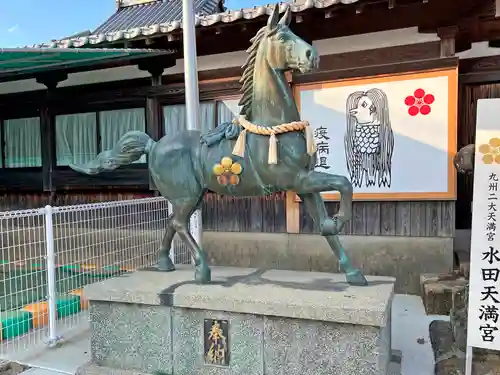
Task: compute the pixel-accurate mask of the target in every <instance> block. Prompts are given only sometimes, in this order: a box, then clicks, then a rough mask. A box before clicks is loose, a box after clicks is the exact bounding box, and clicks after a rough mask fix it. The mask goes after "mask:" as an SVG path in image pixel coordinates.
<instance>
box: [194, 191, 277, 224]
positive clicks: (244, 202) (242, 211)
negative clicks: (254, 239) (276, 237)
mask: <svg viewBox="0 0 500 375" xmlns="http://www.w3.org/2000/svg"><path fill="white" fill-rule="evenodd" d="M285 206H286V194H285V193H276V194H273V195H270V196H268V197H254V198H234V197H230V196H220V195H217V194H212V193H209V194H207V195H206V196H205V200H204V204H203V229H204V230H209V231H219V232H269V233H279V232H286V215H285Z"/></svg>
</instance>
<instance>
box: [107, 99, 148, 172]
mask: <svg viewBox="0 0 500 375" xmlns="http://www.w3.org/2000/svg"><path fill="white" fill-rule="evenodd" d="M99 130H100V137H101V150H102V151H104V150H109V149H111V148H113V147H114V146H115V145H116V143H117V142H118V140H119V139H120V138H121V137H122V136H123V135H124V134H125V133H127V132H129V131H131V130H139V131H142V132H145V131H146V114H145V111H144V108H134V109H119V110H114V111H103V112H100V113H99ZM145 162H146V155H143V156H142V157H141V158H140V159H139V160H138V161H136V162H135V163H145Z"/></svg>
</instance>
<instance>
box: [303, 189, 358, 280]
mask: <svg viewBox="0 0 500 375" xmlns="http://www.w3.org/2000/svg"><path fill="white" fill-rule="evenodd" d="M299 196H300V198H301V199H302V201H303V202H304V208H305V210H306V212H307V213H308V214H309V216H311V218H312V219H313V221H314V222H315V223H316V224H317V225H319V227H320V228H322V227H323V226H324V224H325V223H327V221H328V220H330V219H329V217H328V213H327V211H326V207H325V203H324V202H323V199H322V198H321V195H320V194H319V193H309V194H299ZM323 236H324V237H325V238H326V241H327V242H328V244H329V245H330V248H331V249H332V251H333V253H334V254H335V255H336V256H337V258H338V260H339V264H340V268H341V269H342V271H343V272H345V275H346V280H347V282H348V283H349V284H351V285H359V286H365V285H368V282H367V281H366V278H365V277H364V275H363V273H362V272H361V270H359V269H358V268H355V267H353V265H352V264H351V261H350V259H349V257H348V256H347V254H346V252H345V250H344V247H343V246H342V244H341V243H340V240H339V236H338V235H328V234H326V235H325V234H323Z"/></svg>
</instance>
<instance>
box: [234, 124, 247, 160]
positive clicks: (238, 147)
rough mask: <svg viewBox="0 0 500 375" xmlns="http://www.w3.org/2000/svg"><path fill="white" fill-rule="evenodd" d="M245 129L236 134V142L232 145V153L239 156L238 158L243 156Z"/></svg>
mask: <svg viewBox="0 0 500 375" xmlns="http://www.w3.org/2000/svg"><path fill="white" fill-rule="evenodd" d="M246 134H247V131H246V130H245V129H243V130H242V131H241V132H240V135H238V139H237V140H236V144H235V145H234V147H233V155H236V156H239V157H240V158H242V157H244V156H245V143H246Z"/></svg>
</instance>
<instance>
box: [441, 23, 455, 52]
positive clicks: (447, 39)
mask: <svg viewBox="0 0 500 375" xmlns="http://www.w3.org/2000/svg"><path fill="white" fill-rule="evenodd" d="M437 34H438V36H439V38H440V39H441V57H451V56H455V39H456V37H457V34H458V26H447V27H441V28H439V29H438V30H437Z"/></svg>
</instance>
